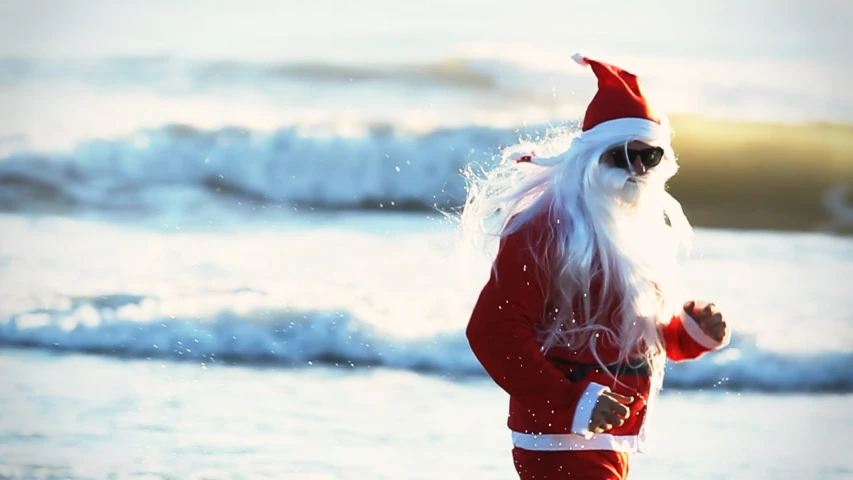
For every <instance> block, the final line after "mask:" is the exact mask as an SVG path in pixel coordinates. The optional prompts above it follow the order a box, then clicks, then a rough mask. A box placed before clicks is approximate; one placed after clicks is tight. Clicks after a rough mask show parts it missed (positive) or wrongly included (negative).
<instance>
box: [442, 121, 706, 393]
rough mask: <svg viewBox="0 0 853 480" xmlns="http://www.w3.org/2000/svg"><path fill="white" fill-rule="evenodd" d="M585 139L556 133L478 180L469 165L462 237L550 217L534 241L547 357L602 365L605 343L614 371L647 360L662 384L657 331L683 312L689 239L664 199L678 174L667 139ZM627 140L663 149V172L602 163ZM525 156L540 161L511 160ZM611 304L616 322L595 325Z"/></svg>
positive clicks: (508, 153)
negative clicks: (681, 264) (615, 355)
mask: <svg viewBox="0 0 853 480" xmlns="http://www.w3.org/2000/svg"><path fill="white" fill-rule="evenodd" d="M667 132H668V130H667ZM590 133H592V131H589V132H585V133H583V134H580V133H579V132H577V131H572V130H570V129H568V128H566V129H562V130H560V131H556V132H552V133H551V134H550V135H549V136H548V138H547V139H546V140H544V141H541V142H538V143H520V144H519V145H517V146H515V147H512V148H508V149H506V150H505V151H504V152H503V154H502V162H501V163H500V164H499V165H498V166H497V167H496V168H494V169H492V170H491V171H488V172H485V171H482V172H481V174H479V175H478V174H475V172H474V170H473V168H472V167H469V168H468V170H467V171H466V180H467V186H468V196H467V198H466V202H465V204H464V206H463V210H462V212H461V214H460V215H459V222H460V224H461V228H462V231H463V233H464V235H465V236H467V237H469V238H470V239H479V240H484V239H485V240H488V239H490V238H492V239H494V238H496V237H501V236H506V235H509V234H511V233H513V232H515V231H518V230H519V229H521V228H522V227H524V226H525V225H526V224H527V223H528V222H530V221H532V220H533V219H536V218H541V217H543V216H544V217H545V218H547V224H548V226H549V228H547V229H545V230H546V231H544V232H540V233H541V235H542V236H543V238H542V239H541V240H542V241H544V242H546V244H547V245H548V254H547V255H546V256H547V258H541V259H537V261H538V262H540V264H541V266H543V267H545V268H547V269H548V270H547V271H548V272H549V275H550V278H551V280H550V282H549V284H548V285H547V288H548V306H549V307H550V308H553V311H551V310H549V312H546V315H545V317H546V318H543V319H542V320H543V322H542V325H541V329H540V334H541V339H540V340H541V342H542V345H543V349H544V351H546V352H547V351H548V350H549V349H551V348H553V347H555V346H562V347H567V348H570V349H572V350H583V349H589V350H590V351H591V352H592V354H593V356H594V357H595V358H596V360H597V361H598V363H599V364H601V365H604V363H603V362H602V360H601V358H600V356H599V354H598V352H597V351H596V344H597V343H598V340H606V341H608V342H611V344H613V345H617V346H618V347H619V359H618V361H619V363H638V362H642V361H647V362H648V363H649V364H650V365H651V366H652V369H653V371H654V372H656V374H658V375H659V377H660V380H661V381H662V375H663V366H664V361H665V355H664V354H665V349H664V346H663V342H662V339H661V333H660V326H661V325H662V324H665V323H667V322H668V321H669V320H670V318H671V315H672V314H673V313H674V312H675V311H676V308H677V307H676V305H680V302H678V303H676V299H677V298H678V297H680V295H681V292H680V291H679V290H680V289H679V285H678V283H677V279H676V277H677V269H678V260H679V256H680V254H681V253H686V251H687V250H689V247H690V240H691V237H692V230H691V227H690V224H689V223H688V221H687V219H686V218H685V216H684V213H683V212H682V210H681V206H680V204H679V203H678V202H677V201H676V200H675V199H674V198H673V197H672V196H671V195H670V194H669V193H667V191H666V182H667V180H669V179H670V178H671V177H672V176H673V175H675V173H676V172H677V170H678V165H677V163H676V157H675V154H674V152H673V150H672V147H671V145H670V136H669V135H667V136H666V138H654V136H652V135H648V134H625V133H611V134H605V135H600V134H599V135H592V134H590ZM596 133H600V132H596ZM631 141H642V142H645V143H648V144H650V145H655V146H660V147H662V148H663V149H664V156H663V158H662V160H661V162H660V164H659V165H657V166H655V167H653V168H651V169H650V170H649V171H648V172H647V173H646V174H645V175H642V176H637V175H633V173H632V172H629V171H628V170H625V169H618V168H614V167H610V166H608V165H606V164H604V163H603V162H601V158H602V157H603V155H604V154H605V153H607V152H608V151H609V150H611V149H614V148H627V145H628V143H629V142H631ZM531 149H533V150H535V151H536V153H537V154H538V155H537V156H535V157H533V161H532V162H515V161H512V159H513V158H517V157H518V155H519V152H520V153H525V154H526V153H528V152H530V151H531ZM594 281H595V284H596V285H598V289H597V291H596V292H595V294H594V295H593V294H592V293H593V292H592V291H591V290H592V286H593V282H594ZM594 297H597V298H598V301H597V302H593V298H594ZM614 300H616V302H617V308H616V312H617V313H616V314H617V315H620V316H621V318H618V319H605V318H602V316H603V315H605V314H607V313H608V312H609V311H610V310H612V309H609V308H607V307H608V305H612V304H613V302H614ZM593 303H595V304H593ZM613 326H615V327H616V328H612V327H613ZM601 337H603V338H601Z"/></svg>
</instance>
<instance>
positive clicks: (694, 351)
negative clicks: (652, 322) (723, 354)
mask: <svg viewBox="0 0 853 480" xmlns="http://www.w3.org/2000/svg"><path fill="white" fill-rule="evenodd" d="M663 338H664V343H665V344H666V356H667V357H668V358H669V359H670V360H674V361H676V362H680V361H682V360H693V359H696V358H699V357H701V356H702V355H704V354H706V353H708V352H710V351H713V350H718V349H720V348H723V347H724V346H726V344H728V342H729V339H728V338H725V339H723V341H722V342H718V341H717V340H714V339H713V338H711V337H709V336H708V335H707V334H706V333H705V332H703V331H702V329H701V328H700V327H699V325H698V324H697V323H696V321H695V320H693V319H692V318H690V317H689V315H688V314H687V312H681V314H679V315H675V316H673V317H672V320H670V322H669V323H668V324H667V325H665V326H664V327H663Z"/></svg>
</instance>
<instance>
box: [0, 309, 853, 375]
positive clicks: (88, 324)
mask: <svg viewBox="0 0 853 480" xmlns="http://www.w3.org/2000/svg"><path fill="white" fill-rule="evenodd" d="M144 300H145V298H144V297H139V296H134V295H112V296H103V297H96V298H80V299H75V300H74V301H73V302H71V303H70V304H69V306H68V307H67V308H65V309H37V310H31V311H28V312H24V313H21V314H18V315H14V316H12V317H10V318H8V319H7V320H6V321H5V322H3V323H0V345H2V346H6V347H18V348H37V349H44V350H49V351H55V352H81V353H92V354H102V355H108V356H118V357H133V358H149V359H159V360H170V361H193V362H200V363H202V364H205V365H214V364H226V365H234V364H238V365H259V364H263V365H274V366H282V367H310V366H312V365H334V366H338V367H344V368H365V367H386V368H393V369H402V370H411V371H418V372H429V373H434V374H440V375H444V376H447V377H451V378H457V379H465V378H477V377H484V376H485V372H484V371H483V369H482V367H481V366H480V365H479V363H478V362H477V360H476V358H475V357H474V355H473V353H471V351H470V349H469V347H468V343H467V340H466V339H465V336H464V331H462V330H451V331H446V332H441V333H436V334H433V335H428V336H420V337H417V338H403V337H400V336H398V335H394V334H391V333H389V332H384V331H383V330H381V329H380V328H378V327H376V326H374V325H371V324H369V323H366V322H364V321H362V320H360V319H359V318H356V317H355V316H354V315H353V314H352V313H350V312H348V311H346V310H338V311H333V310H329V311H322V310H291V309H279V310H258V311H255V312H252V313H249V314H245V313H244V314H237V313H234V312H230V311H222V312H220V313H218V314H216V315H214V316H211V317H209V318H190V317H188V318H175V317H171V316H170V317H165V318H154V319H148V320H145V321H139V320H133V319H127V318H122V314H121V312H122V309H123V308H127V307H129V306H130V307H132V306H133V305H138V304H139V303H140V302H143V301H144ZM851 363H853V352H849V351H846V352H845V351H823V352H814V353H793V352H791V353H788V352H784V351H774V350H766V349H763V348H760V347H758V346H756V344H755V342H754V339H753V338H751V337H750V336H748V335H738V336H736V341H735V342H734V343H733V344H732V345H731V346H729V347H728V348H727V349H726V350H724V351H723V352H721V353H717V354H711V355H707V356H706V357H704V358H701V359H699V360H696V361H691V362H682V363H670V364H669V366H668V368H667V374H666V380H665V388H672V389H686V390H697V389H720V390H726V391H764V392H803V391H808V392H853V371H851V370H850V368H849V366H850V364H851Z"/></svg>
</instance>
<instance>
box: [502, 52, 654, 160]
mask: <svg viewBox="0 0 853 480" xmlns="http://www.w3.org/2000/svg"><path fill="white" fill-rule="evenodd" d="M572 59H573V60H574V61H576V62H577V63H579V64H580V65H582V66H584V67H592V71H593V73H595V76H596V77H598V91H597V92H596V94H595V96H594V97H593V98H592V101H591V102H590V103H589V106H588V107H587V109H586V114H585V115H584V118H583V125H582V128H581V130H582V133H581V135H580V136H579V137H578V138H577V140H579V141H581V142H584V143H597V144H610V143H614V142H618V141H624V139H625V138H626V137H634V138H637V139H639V140H643V141H645V142H648V143H651V144H655V145H660V146H666V145H669V143H670V140H671V130H670V126H669V121H668V119H667V118H666V115H664V114H662V113H658V112H656V111H655V110H654V108H652V105H651V102H650V101H649V99H648V97H647V96H646V94H645V93H644V92H643V87H642V84H641V82H640V79H639V78H637V76H636V75H634V74H633V73H630V72H628V71H625V70H623V69H621V68H619V67H616V66H614V65H610V64H608V63H604V62H599V61H598V60H592V59H591V58H589V57H587V56H585V55H583V54H580V53H576V54H575V55H572ZM509 159H510V160H511V161H515V162H518V163H526V162H529V163H533V164H537V165H542V166H549V165H555V164H557V163H560V160H561V157H560V156H557V157H554V158H542V157H537V156H536V154H535V153H534V152H529V153H528V152H513V153H512V154H510V155H509Z"/></svg>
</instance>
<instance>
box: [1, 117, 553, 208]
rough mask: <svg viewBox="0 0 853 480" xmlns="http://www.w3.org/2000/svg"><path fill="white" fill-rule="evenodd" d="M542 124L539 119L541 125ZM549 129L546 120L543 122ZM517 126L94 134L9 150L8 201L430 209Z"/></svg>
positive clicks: (512, 138) (459, 193)
mask: <svg viewBox="0 0 853 480" xmlns="http://www.w3.org/2000/svg"><path fill="white" fill-rule="evenodd" d="M530 130H533V129H530ZM543 130H544V129H543ZM518 139H519V133H518V131H517V130H516V129H501V128H491V127H460V128H455V129H443V130H437V131H433V132H429V133H424V134H415V133H407V132H403V131H399V130H397V129H394V128H391V127H387V126H365V127H364V130H363V131H362V132H361V133H360V134H338V133H337V132H335V131H328V130H327V131H319V130H314V131H306V129H303V128H298V127H290V128H284V129H281V130H279V131H277V132H274V133H272V134H266V133H258V132H251V131H246V130H244V129H239V128H227V129H221V130H216V131H201V130H196V129H194V128H191V127H185V126H171V127H167V128H163V129H159V130H148V131H142V132H140V133H138V134H136V135H134V136H132V137H130V138H124V139H117V140H97V141H89V142H85V143H82V144H80V145H78V146H77V147H76V148H74V149H73V150H72V151H71V152H70V153H57V154H35V153H18V154H13V155H11V156H8V157H6V158H3V159H0V209H2V210H5V211H27V210H32V209H44V208H47V209H63V208H78V209H80V208H82V209H86V208H93V209H109V210H119V211H122V210H133V211H135V210H139V209H149V210H162V209H170V208H173V206H174V204H175V202H176V201H178V202H179V201H180V199H176V198H175V197H176V194H175V192H176V191H179V190H181V189H184V191H185V192H184V193H185V194H186V192H190V193H189V194H186V195H184V197H187V196H188V197H191V198H196V199H197V198H199V196H201V197H207V199H208V200H209V199H211V198H227V199H229V200H231V199H234V198H237V199H241V200H243V201H250V202H255V203H277V204H287V205H291V204H294V205H302V206H310V207H323V208H344V209H348V208H387V209H393V208H397V209H400V208H407V209H428V208H434V207H437V206H447V205H455V204H458V203H460V202H461V201H462V200H463V199H464V195H465V191H464V188H465V185H464V178H463V176H462V174H461V171H462V169H463V168H465V166H466V165H468V164H470V163H472V162H474V163H480V164H489V163H490V162H493V161H494V158H493V157H494V156H495V154H497V153H499V151H500V149H501V148H502V147H503V146H506V145H509V144H513V143H517V142H518Z"/></svg>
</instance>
